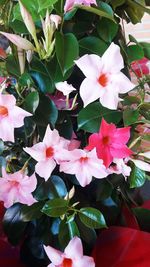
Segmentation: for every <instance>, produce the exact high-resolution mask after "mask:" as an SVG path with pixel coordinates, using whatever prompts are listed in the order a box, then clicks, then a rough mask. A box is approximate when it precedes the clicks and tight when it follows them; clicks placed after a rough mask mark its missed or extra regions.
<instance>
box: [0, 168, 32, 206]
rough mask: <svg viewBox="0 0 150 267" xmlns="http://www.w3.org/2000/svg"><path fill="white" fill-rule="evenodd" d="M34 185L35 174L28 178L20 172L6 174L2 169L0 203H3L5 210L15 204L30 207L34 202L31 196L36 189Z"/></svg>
mask: <svg viewBox="0 0 150 267" xmlns="http://www.w3.org/2000/svg"><path fill="white" fill-rule="evenodd" d="M36 185H37V179H36V176H35V174H32V175H31V176H30V177H29V176H27V175H26V174H25V173H24V172H22V170H21V171H18V172H15V173H13V174H8V173H6V171H5V170H4V169H3V170H2V178H0V201H3V202H4V206H5V207H6V208H9V207H10V206H12V205H13V204H14V203H16V202H19V203H22V204H26V205H28V206H30V205H32V204H33V203H35V202H36V200H35V199H34V198H33V196H32V194H31V193H32V192H33V191H34V190H35V189H36Z"/></svg>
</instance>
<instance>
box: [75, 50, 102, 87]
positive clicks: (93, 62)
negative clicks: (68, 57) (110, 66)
mask: <svg viewBox="0 0 150 267" xmlns="http://www.w3.org/2000/svg"><path fill="white" fill-rule="evenodd" d="M75 63H76V65H77V66H78V68H79V69H80V70H81V71H82V72H83V74H84V75H85V76H86V77H87V78H89V79H91V80H93V81H95V80H97V79H98V78H99V75H100V73H101V70H102V61H101V58H100V57H99V56H97V55H94V54H91V55H88V54H86V55H84V56H82V57H81V58H79V59H78V60H75ZM91 90H93V88H91Z"/></svg>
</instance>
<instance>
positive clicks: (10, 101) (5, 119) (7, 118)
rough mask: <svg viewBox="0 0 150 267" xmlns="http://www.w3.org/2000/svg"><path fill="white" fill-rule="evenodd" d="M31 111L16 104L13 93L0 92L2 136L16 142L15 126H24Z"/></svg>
mask: <svg viewBox="0 0 150 267" xmlns="http://www.w3.org/2000/svg"><path fill="white" fill-rule="evenodd" d="M28 116H32V114H31V113H29V112H27V111H25V110H23V109H22V108H20V107H17V106H16V99H15V97H14V96H13V95H9V94H2V93H0V138H1V139H2V140H3V141H4V142H5V141H10V142H14V128H18V127H21V126H23V124H24V118H25V117H28Z"/></svg>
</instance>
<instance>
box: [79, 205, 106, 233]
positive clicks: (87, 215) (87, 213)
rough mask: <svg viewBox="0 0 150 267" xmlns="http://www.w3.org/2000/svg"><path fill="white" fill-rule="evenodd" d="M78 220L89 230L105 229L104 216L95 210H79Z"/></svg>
mask: <svg viewBox="0 0 150 267" xmlns="http://www.w3.org/2000/svg"><path fill="white" fill-rule="evenodd" d="M79 218H80V220H81V221H82V223H84V224H85V225H86V226H87V227H89V228H95V229H99V228H106V222H105V219H104V216H103V215H102V213H101V212H100V211H99V210H97V209H95V208H82V209H80V212H79Z"/></svg>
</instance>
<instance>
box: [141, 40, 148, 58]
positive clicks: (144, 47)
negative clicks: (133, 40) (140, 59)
mask: <svg viewBox="0 0 150 267" xmlns="http://www.w3.org/2000/svg"><path fill="white" fill-rule="evenodd" d="M140 45H141V46H142V48H143V50H144V56H145V57H147V58H148V59H150V43H146V42H140Z"/></svg>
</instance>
